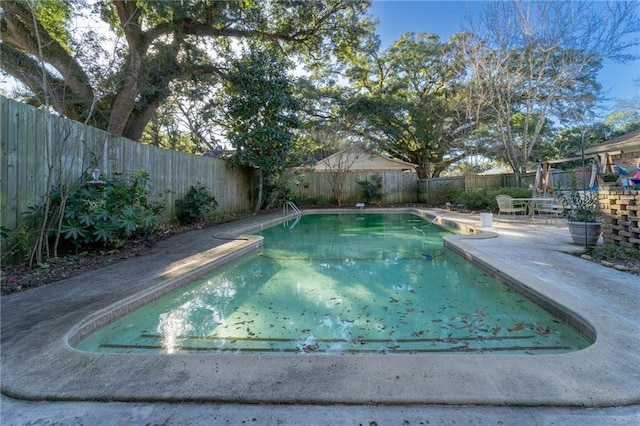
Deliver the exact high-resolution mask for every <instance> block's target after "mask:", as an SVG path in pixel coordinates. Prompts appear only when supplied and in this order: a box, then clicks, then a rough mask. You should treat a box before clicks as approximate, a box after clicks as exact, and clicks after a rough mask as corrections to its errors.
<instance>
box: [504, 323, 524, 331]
mask: <svg viewBox="0 0 640 426" xmlns="http://www.w3.org/2000/svg"><path fill="white" fill-rule="evenodd" d="M507 330H509V331H510V332H512V333H513V332H514V331H522V330H524V324H523V323H521V322H519V323H517V324H516V325H515V326H513V327H509V328H507Z"/></svg>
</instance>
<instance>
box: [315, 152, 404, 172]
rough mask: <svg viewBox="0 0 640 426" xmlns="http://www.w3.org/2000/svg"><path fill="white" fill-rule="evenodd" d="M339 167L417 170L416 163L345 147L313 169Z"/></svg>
mask: <svg viewBox="0 0 640 426" xmlns="http://www.w3.org/2000/svg"><path fill="white" fill-rule="evenodd" d="M338 169H342V170H349V171H352V172H356V171H357V172H365V171H366V172H371V171H377V172H381V171H407V172H415V171H416V165H415V164H412V163H407V162H406V161H402V160H397V159H395V158H390V157H387V156H384V155H381V154H378V153H375V152H365V151H364V150H361V149H345V150H342V151H338V152H336V153H335V154H333V155H330V156H328V157H327V158H324V159H322V160H320V161H318V162H317V163H316V164H315V165H314V166H313V170H314V171H316V172H328V171H332V170H338Z"/></svg>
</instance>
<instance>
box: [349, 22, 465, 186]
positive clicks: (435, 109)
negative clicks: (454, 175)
mask: <svg viewBox="0 0 640 426" xmlns="http://www.w3.org/2000/svg"><path fill="white" fill-rule="evenodd" d="M458 41H459V39H458V37H453V38H452V40H450V41H449V42H448V43H441V42H440V40H439V38H438V37H437V36H436V35H434V34H425V33H420V34H414V33H407V34H404V35H403V36H401V37H400V39H398V40H397V41H396V42H395V43H394V44H393V45H392V46H391V47H389V49H387V50H386V51H384V52H382V53H380V54H378V53H377V52H369V54H368V55H367V56H365V57H361V58H359V60H358V61H357V62H355V61H354V63H353V64H352V67H351V69H350V72H349V76H350V78H351V81H352V84H353V85H354V87H355V88H356V89H357V90H358V92H357V93H355V94H354V96H353V97H352V98H351V99H350V100H349V103H348V104H347V107H346V108H347V114H348V115H350V116H351V117H352V119H353V121H354V122H357V121H360V123H361V124H360V125H359V126H356V127H355V129H359V130H360V131H361V132H362V133H363V134H366V135H367V137H368V138H370V139H372V140H376V141H377V142H378V145H379V148H380V149H381V150H383V151H385V152H387V153H388V154H390V155H391V156H394V157H396V158H400V159H402V160H404V161H408V162H411V163H415V164H417V166H418V175H419V177H421V178H426V177H435V176H439V175H440V173H442V172H443V171H444V170H445V169H446V168H447V167H448V166H449V165H450V164H452V163H455V162H456V161H459V160H460V159H461V158H463V157H464V150H463V149H462V145H461V141H462V137H463V136H464V135H465V134H467V133H468V132H469V130H470V128H471V127H472V126H470V125H469V123H468V120H467V117H466V111H465V108H466V107H465V106H464V102H463V96H464V91H463V86H462V85H461V82H462V77H463V76H464V64H463V63H462V62H461V61H460V59H461V57H460V56H459V55H458V54H457V50H456V47H457V44H458Z"/></svg>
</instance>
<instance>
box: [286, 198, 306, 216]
mask: <svg viewBox="0 0 640 426" xmlns="http://www.w3.org/2000/svg"><path fill="white" fill-rule="evenodd" d="M289 211H292V212H293V213H295V214H296V216H302V212H301V211H300V209H299V208H298V206H296V205H295V204H294V203H293V201H286V202H285V203H284V205H283V206H282V212H283V213H284V214H289Z"/></svg>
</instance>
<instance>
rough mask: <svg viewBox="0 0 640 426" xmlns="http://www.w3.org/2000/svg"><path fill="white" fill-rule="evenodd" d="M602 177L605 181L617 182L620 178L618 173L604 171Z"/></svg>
mask: <svg viewBox="0 0 640 426" xmlns="http://www.w3.org/2000/svg"><path fill="white" fill-rule="evenodd" d="M600 179H602V181H603V182H608V183H611V182H615V181H617V180H618V174H617V173H602V174H601V175H600Z"/></svg>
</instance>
